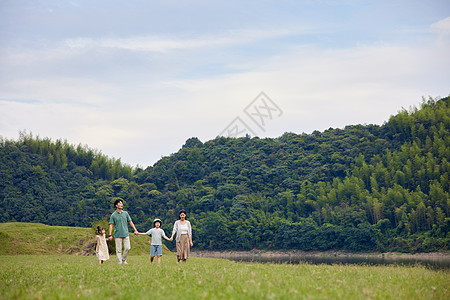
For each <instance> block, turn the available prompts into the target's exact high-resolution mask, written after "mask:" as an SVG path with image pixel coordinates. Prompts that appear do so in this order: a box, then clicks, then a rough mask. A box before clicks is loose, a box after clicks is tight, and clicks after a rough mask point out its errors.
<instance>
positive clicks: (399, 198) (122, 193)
mask: <svg viewBox="0 0 450 300" xmlns="http://www.w3.org/2000/svg"><path fill="white" fill-rule="evenodd" d="M448 102H449V98H448V97H447V98H444V99H440V100H433V99H429V100H427V101H425V100H424V101H423V102H422V103H421V105H420V107H419V108H412V109H410V110H402V111H400V112H399V113H398V114H397V115H395V116H392V117H391V118H390V119H389V120H388V121H387V122H386V123H385V124H383V125H354V126H347V127H346V128H344V129H332V128H330V129H328V130H325V131H324V132H318V131H315V132H313V133H312V134H295V133H285V134H284V135H283V136H281V137H279V138H275V139H268V138H267V139H260V138H257V137H255V138H250V137H245V138H238V139H232V138H224V137H218V138H216V139H214V140H210V141H207V142H205V143H202V142H201V141H199V140H198V139H197V138H191V139H188V140H187V141H186V143H185V145H183V147H182V148H181V149H180V150H179V151H178V152H177V153H174V154H172V155H171V156H169V157H164V158H162V159H161V160H160V161H158V162H157V163H156V164H155V165H154V166H152V167H149V168H147V169H146V170H142V169H136V170H134V169H131V168H129V167H127V166H122V165H121V163H120V161H114V160H109V159H108V158H106V157H104V156H102V155H100V154H98V153H97V152H95V151H92V150H89V149H86V148H83V147H74V146H70V145H67V144H65V143H64V142H61V141H57V142H55V143H53V142H51V141H49V140H47V139H44V140H41V139H39V138H34V137H32V136H31V135H23V136H22V137H21V138H20V139H19V141H16V142H15V141H2V142H1V146H0V166H1V169H0V170H1V173H0V176H1V181H0V205H2V207H3V208H4V209H3V211H2V212H0V221H1V222H9V221H21V222H41V223H45V224H52V225H70V226H90V224H91V223H92V222H93V221H95V220H98V219H101V218H103V217H104V216H105V215H108V214H109V213H111V212H112V211H113V208H112V204H111V203H112V202H113V201H114V199H115V198H116V197H121V198H123V199H124V200H125V209H126V210H128V211H129V212H130V214H131V216H132V218H133V221H134V223H135V224H136V225H137V226H138V229H139V230H141V231H143V230H147V229H148V228H150V227H151V226H152V220H153V218H155V217H159V218H161V219H162V220H163V226H162V227H163V229H165V230H166V231H167V230H170V229H171V226H172V224H173V221H174V220H175V219H176V217H177V212H178V210H179V209H181V208H185V209H187V210H188V212H189V215H188V218H189V219H190V220H191V222H192V224H193V229H194V240H195V244H196V246H197V247H198V248H200V249H214V250H224V249H236V250H238V249H240V250H246V249H252V248H262V249H299V250H312V249H315V250H329V249H345V250H350V251H371V250H381V251H388V250H391V251H394V250H395V251H407V252H415V251H436V250H442V249H446V250H449V247H450V235H449V231H450V197H449V177H448V176H449V170H450V163H449V160H450V135H449V130H450V109H449V107H448ZM89 153H90V154H89ZM95 153H97V154H96V155H97V156H96V155H93V154H95ZM55 158H56V159H55ZM108 162H109V163H108Z"/></svg>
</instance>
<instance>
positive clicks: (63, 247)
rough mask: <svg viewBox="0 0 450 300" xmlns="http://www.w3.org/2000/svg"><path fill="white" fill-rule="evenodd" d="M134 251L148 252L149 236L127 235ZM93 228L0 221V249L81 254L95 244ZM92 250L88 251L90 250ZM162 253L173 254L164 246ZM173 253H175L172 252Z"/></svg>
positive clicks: (2, 251) (6, 250)
mask: <svg viewBox="0 0 450 300" xmlns="http://www.w3.org/2000/svg"><path fill="white" fill-rule="evenodd" d="M130 240H131V248H132V249H131V252H130V253H132V254H134V255H143V254H149V253H150V244H149V240H150V239H149V237H147V236H135V235H133V234H131V235H130ZM95 241H96V239H95V232H94V230H93V229H92V228H80V227H68V226H48V225H44V224H39V223H0V245H1V248H0V253H1V254H2V255H18V254H45V255H47V254H65V253H72V254H73V253H75V254H81V253H83V252H84V251H85V250H89V249H93V248H92V247H95ZM93 251H94V250H91V251H88V252H89V253H92V252H93ZM163 254H165V255H170V254H172V253H171V252H170V251H169V250H168V249H167V247H165V246H164V247H163ZM172 255H174V254H172Z"/></svg>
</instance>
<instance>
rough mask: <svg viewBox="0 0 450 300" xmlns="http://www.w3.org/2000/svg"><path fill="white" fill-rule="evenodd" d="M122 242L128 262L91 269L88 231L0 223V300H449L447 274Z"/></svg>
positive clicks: (145, 239)
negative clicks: (201, 253) (159, 251)
mask: <svg viewBox="0 0 450 300" xmlns="http://www.w3.org/2000/svg"><path fill="white" fill-rule="evenodd" d="M130 237H131V247H132V249H131V252H130V256H129V257H128V262H129V264H128V265H118V264H117V263H116V259H115V258H116V257H115V255H114V254H113V255H111V259H110V260H109V261H107V262H106V263H105V264H103V265H99V264H98V261H97V258H96V257H95V256H82V255H75V254H86V253H88V252H89V251H91V252H92V250H89V249H90V248H89V247H91V246H92V242H93V241H95V233H94V232H93V229H91V228H74V227H62V226H47V225H43V224H29V223H0V245H1V248H0V255H1V256H0V299H1V300H3V299H74V298H78V299H450V271H449V270H448V269H447V270H440V271H433V270H430V269H427V268H425V267H421V266H415V267H405V266H361V265H345V266H344V265H312V264H306V263H305V264H299V265H287V264H257V263H237V262H232V261H228V260H224V259H212V258H196V257H193V258H190V259H189V262H188V263H187V264H177V263H176V258H175V255H174V253H171V252H170V251H168V249H167V248H164V250H163V253H164V256H163V258H162V264H161V265H157V264H156V263H153V264H150V259H149V255H148V253H149V248H150V247H149V243H148V242H149V239H148V237H145V236H133V235H131V236H130ZM86 249H87V250H86ZM85 250H86V251H87V252H86V251H85ZM67 253H71V255H69V254H67ZM143 254H145V255H143Z"/></svg>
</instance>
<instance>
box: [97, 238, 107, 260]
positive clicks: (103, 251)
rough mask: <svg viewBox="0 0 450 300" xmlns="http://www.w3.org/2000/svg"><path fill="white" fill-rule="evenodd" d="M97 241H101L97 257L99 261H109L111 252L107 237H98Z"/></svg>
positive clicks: (98, 244) (98, 245)
mask: <svg viewBox="0 0 450 300" xmlns="http://www.w3.org/2000/svg"><path fill="white" fill-rule="evenodd" d="M97 240H98V241H99V242H98V243H97V247H98V249H96V250H97V257H98V260H108V259H109V251H108V244H107V243H106V238H105V235H102V236H100V235H97Z"/></svg>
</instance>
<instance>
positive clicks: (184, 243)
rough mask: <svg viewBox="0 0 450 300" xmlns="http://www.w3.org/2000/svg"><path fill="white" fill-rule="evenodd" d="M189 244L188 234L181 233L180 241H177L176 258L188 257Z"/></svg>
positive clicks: (184, 258)
mask: <svg viewBox="0 0 450 300" xmlns="http://www.w3.org/2000/svg"><path fill="white" fill-rule="evenodd" d="M189 252H190V245H189V235H187V234H182V235H181V237H180V241H179V242H177V259H181V260H186V259H188V258H189Z"/></svg>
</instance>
